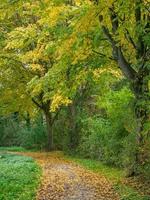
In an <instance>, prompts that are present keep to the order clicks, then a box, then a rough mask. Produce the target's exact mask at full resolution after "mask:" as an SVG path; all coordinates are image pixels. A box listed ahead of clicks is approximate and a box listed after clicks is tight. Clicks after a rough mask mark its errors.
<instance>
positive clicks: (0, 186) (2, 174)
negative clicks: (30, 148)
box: [0, 149, 41, 200]
mask: <svg viewBox="0 0 150 200" xmlns="http://www.w3.org/2000/svg"><path fill="white" fill-rule="evenodd" d="M6 150H7V149H6ZM40 175H41V170H40V168H39V166H38V165H37V164H36V163H35V161H34V160H33V159H32V158H30V157H26V156H20V155H15V154H10V153H4V152H0V200H34V199H35V197H36V192H37V188H38V185H39V181H40Z"/></svg>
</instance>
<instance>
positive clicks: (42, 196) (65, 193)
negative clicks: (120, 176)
mask: <svg viewBox="0 0 150 200" xmlns="http://www.w3.org/2000/svg"><path fill="white" fill-rule="evenodd" d="M25 155H28V156H32V157H33V158H35V159H36V160H37V162H38V163H39V164H40V165H41V167H42V169H43V177H42V181H41V186H40V188H39V191H38V194H37V200H119V196H118V194H117V193H116V192H115V191H114V190H113V188H112V185H111V183H110V182H109V181H108V180H107V179H106V178H105V177H104V176H102V175H99V174H96V173H94V172H91V171H89V170H86V169H85V168H82V167H81V166H79V165H78V164H75V163H74V162H72V161H68V160H67V159H65V158H64V157H63V156H62V155H61V154H60V153H25Z"/></svg>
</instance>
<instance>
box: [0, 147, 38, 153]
mask: <svg viewBox="0 0 150 200" xmlns="http://www.w3.org/2000/svg"><path fill="white" fill-rule="evenodd" d="M1 151H5V152H6V151H11V152H34V151H37V149H25V148H24V147H17V146H11V147H0V152H1Z"/></svg>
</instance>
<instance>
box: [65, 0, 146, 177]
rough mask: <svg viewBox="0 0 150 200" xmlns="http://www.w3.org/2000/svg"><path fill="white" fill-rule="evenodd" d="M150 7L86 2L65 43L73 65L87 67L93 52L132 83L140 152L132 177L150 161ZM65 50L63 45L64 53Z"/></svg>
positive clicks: (139, 1) (138, 3)
mask: <svg viewBox="0 0 150 200" xmlns="http://www.w3.org/2000/svg"><path fill="white" fill-rule="evenodd" d="M149 6H150V4H149V2H148V1H145V0H135V1H133V2H131V1H122V0H120V1H115V0H110V1H105V0H102V1H94V0H93V1H91V3H90V2H89V1H86V2H84V3H83V4H80V5H79V7H78V10H80V12H81V13H82V14H81V15H80V16H79V18H78V19H77V20H76V23H75V25H74V31H73V33H72V34H71V35H70V37H69V38H67V39H66V43H65V45H66V44H68V49H70V50H68V51H67V53H68V52H69V53H68V55H69V56H70V57H71V62H72V64H74V65H75V64H78V65H79V63H80V64H81V63H82V64H83V63H84V64H83V65H82V66H83V67H84V65H85V63H86V62H87V61H89V58H90V57H94V56H93V53H96V54H97V55H99V59H100V60H101V65H100V66H101V67H102V66H109V67H110V66H111V68H112V67H116V66H118V68H119V69H120V70H121V72H122V74H123V76H124V78H126V79H127V80H128V82H129V83H130V86H131V90H132V92H133V94H134V96H135V104H134V110H135V118H136V122H137V123H136V124H137V125H136V128H135V129H136V130H135V132H136V135H137V137H136V143H137V151H136V152H135V164H133V163H132V169H131V171H130V175H132V174H136V173H138V167H139V166H142V165H144V164H145V163H146V162H147V158H148V155H147V156H143V153H142V152H144V146H145V143H146V140H147V138H149V122H150V121H149V117H150V93H149V89H150V88H149V78H150V59H149V58H150V41H149V37H150V14H149V13H150V12H149V11H150V10H149ZM95 36H96V37H95ZM94 41H96V42H95V43H94ZM63 47H64V46H63V45H62V51H63ZM93 62H94V61H93ZM88 64H89V63H88ZM90 64H91V63H90ZM90 64H89V65H90ZM108 70H109V69H108Z"/></svg>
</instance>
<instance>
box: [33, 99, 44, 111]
mask: <svg viewBox="0 0 150 200" xmlns="http://www.w3.org/2000/svg"><path fill="white" fill-rule="evenodd" d="M32 101H33V103H34V104H35V105H36V106H37V107H38V108H40V109H42V110H43V106H42V105H40V104H39V103H38V102H37V101H36V100H35V99H34V98H32Z"/></svg>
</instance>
